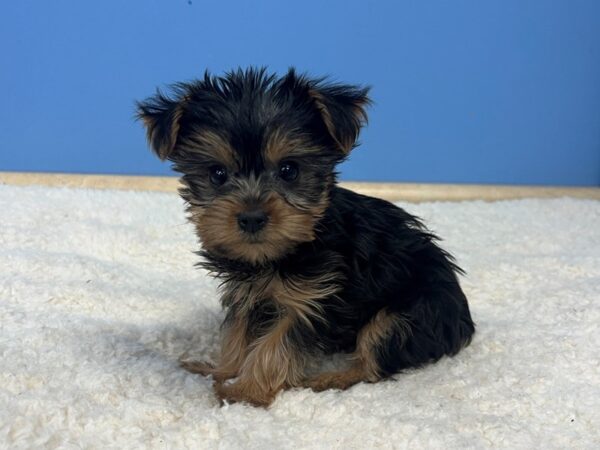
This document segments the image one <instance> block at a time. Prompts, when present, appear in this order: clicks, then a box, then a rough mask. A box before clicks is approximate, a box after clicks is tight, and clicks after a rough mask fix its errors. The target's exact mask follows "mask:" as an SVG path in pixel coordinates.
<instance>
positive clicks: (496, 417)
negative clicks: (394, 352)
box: [0, 186, 600, 450]
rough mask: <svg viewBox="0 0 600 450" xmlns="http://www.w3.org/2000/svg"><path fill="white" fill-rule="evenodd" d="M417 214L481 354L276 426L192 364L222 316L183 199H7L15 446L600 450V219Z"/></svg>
mask: <svg viewBox="0 0 600 450" xmlns="http://www.w3.org/2000/svg"><path fill="white" fill-rule="evenodd" d="M403 206H404V207H405V208H406V209H408V210H409V211H410V212H412V213H416V214H417V215H420V216H422V218H424V219H425V220H426V221H427V223H428V224H429V225H430V228H432V229H433V230H434V231H436V232H437V233H439V234H440V235H441V236H443V237H444V239H445V241H444V245H445V246H446V247H447V248H448V249H449V250H450V251H452V252H453V253H454V254H455V255H456V257H457V259H458V261H459V263H460V264H461V265H462V266H463V267H464V268H465V269H466V270H467V272H468V275H467V276H466V277H465V278H464V279H463V280H462V283H463V286H464V289H465V291H466V293H467V296H468V298H469V300H470V302H471V310H472V313H473V317H474V320H475V321H476V322H477V334H476V338H475V339H474V341H473V343H472V345H471V346H470V347H468V348H467V349H466V350H465V351H463V352H462V353H460V354H459V355H458V356H457V357H455V358H453V359H444V360H442V361H440V362H439V363H438V364H435V365H432V366H429V367H427V368H425V369H422V370H418V371H412V372H409V373H405V374H402V375H399V376H397V377H396V381H390V382H384V383H379V384H374V385H368V384H361V385H358V386H355V387H354V388H352V389H350V390H349V391H346V392H336V391H328V392H325V393H321V394H315V393H312V392H310V391H308V390H295V391H290V392H285V393H283V394H281V395H280V396H279V397H278V398H277V400H276V402H275V403H274V404H273V406H272V407H271V408H270V409H268V410H264V409H256V408H252V407H248V406H245V405H241V404H234V405H228V406H225V407H219V406H218V405H217V401H216V400H215V397H214V396H213V394H212V392H211V385H210V382H209V381H208V380H207V379H204V378H203V377H201V376H198V375H192V374H189V373H186V372H184V371H183V370H181V369H180V368H179V367H178V365H177V359H178V357H179V356H180V355H181V354H182V353H184V352H188V351H190V352H191V353H192V355H197V356H201V357H207V356H209V355H210V354H211V353H212V352H213V351H214V350H215V347H216V343H217V330H218V325H219V321H220V320H221V318H222V314H221V312H220V310H219V305H218V301H217V296H216V294H215V287H216V283H215V282H214V281H212V280H210V279H209V278H207V276H206V275H205V273H203V272H202V271H200V270H198V269H194V268H193V265H194V263H195V262H196V256H195V255H194V254H193V253H192V250H195V249H196V247H197V244H196V240H195V237H194V234H193V232H192V229H191V227H190V226H189V225H188V224H187V223H186V221H185V218H184V214H183V207H182V203H181V201H180V200H179V199H178V197H177V196H176V195H174V194H173V195H171V194H158V193H139V192H138V193H134V192H117V191H94V190H75V189H50V188H42V187H26V188H23V187H10V186H0V226H1V228H0V269H1V271H0V355H1V359H0V447H9V448H40V447H43V448H55V447H60V448H80V447H84V448H106V447H111V448H140V447H152V448H182V447H187V448H256V449H278V448H334V449H335V448H337V449H344V450H345V449H362V448H383V449H385V448H411V449H414V448H460V447H471V448H473V447H475V448H484V447H503V448H511V449H515V448H577V449H579V448H599V447H600V202H598V201H585V200H572V199H556V200H521V201H505V202H498V203H484V202H464V203H427V204H403Z"/></svg>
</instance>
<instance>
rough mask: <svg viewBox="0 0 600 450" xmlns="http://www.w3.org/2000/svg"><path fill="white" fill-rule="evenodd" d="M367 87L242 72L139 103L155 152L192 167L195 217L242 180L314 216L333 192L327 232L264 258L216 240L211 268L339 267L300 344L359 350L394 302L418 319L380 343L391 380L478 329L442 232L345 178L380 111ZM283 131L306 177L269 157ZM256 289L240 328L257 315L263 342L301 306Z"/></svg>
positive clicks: (256, 278) (289, 273) (245, 277)
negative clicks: (227, 155) (339, 181)
mask: <svg viewBox="0 0 600 450" xmlns="http://www.w3.org/2000/svg"><path fill="white" fill-rule="evenodd" d="M367 92H368V89H366V88H361V87H355V86H347V85H335V84H329V83H326V82H325V81H324V80H323V79H310V78H308V77H306V76H299V75H297V74H296V73H295V72H294V71H293V70H291V71H290V72H289V73H288V74H286V75H285V76H283V77H281V78H277V77H275V76H273V75H267V73H266V72H265V70H264V69H261V70H254V69H250V70H247V71H241V70H238V71H236V72H231V73H229V74H227V75H226V76H224V77H211V76H210V75H208V74H207V75H205V77H204V79H202V80H197V81H193V82H190V83H181V84H178V85H176V86H175V87H174V89H173V93H172V95H171V96H166V95H163V94H161V93H158V94H157V95H156V96H154V97H153V98H150V99H149V100H147V101H145V102H142V103H139V104H138V113H139V117H140V118H142V119H143V120H144V121H145V123H146V126H147V128H148V138H149V142H150V145H151V146H152V147H153V149H154V151H155V152H156V153H157V155H158V156H160V157H161V158H163V159H165V158H166V159H169V160H171V161H172V162H173V163H174V168H175V170H177V171H179V172H181V173H182V175H183V177H182V180H183V182H184V184H185V186H186V187H185V188H184V189H183V190H182V196H183V197H184V198H185V199H186V200H187V201H188V203H189V204H190V210H191V211H192V213H193V212H194V208H198V210H199V211H210V209H207V208H210V207H211V205H212V204H213V202H215V200H217V199H222V198H235V199H246V196H248V195H249V194H248V193H247V192H245V191H243V186H242V184H240V180H251V181H252V180H253V181H252V182H254V183H256V186H257V189H260V190H261V195H262V194H265V193H275V194H276V195H278V196H279V197H280V198H281V199H283V201H285V203H286V204H288V206H291V207H293V208H294V209H295V210H298V211H302V212H303V213H307V214H308V212H307V211H313V210H314V211H316V210H317V209H318V207H319V205H321V204H323V199H324V198H325V199H326V207H324V208H323V209H322V210H319V211H321V212H319V213H315V221H314V225H313V226H314V239H310V240H305V241H301V240H298V242H296V241H294V242H293V243H290V245H289V247H286V250H285V251H284V252H282V253H277V254H274V253H273V254H270V255H268V257H267V256H265V258H262V259H261V260H260V261H257V260H251V259H247V258H244V257H231V256H230V254H229V253H228V249H227V248H223V246H222V245H221V246H216V247H215V248H210V245H208V243H207V242H204V249H203V250H202V251H201V252H199V253H200V254H201V256H202V257H203V262H202V263H201V264H202V265H203V266H204V267H206V268H207V269H209V270H210V271H212V272H213V273H214V274H215V275H216V276H217V277H219V278H221V279H222V281H223V283H224V285H225V286H234V287H235V286H253V285H256V286H267V284H268V282H269V280H272V279H274V278H277V279H280V280H283V282H285V281H286V280H313V279H318V278H319V277H322V276H323V275H324V274H325V275H327V274H331V278H330V279H329V281H328V283H330V284H335V285H336V286H338V287H339V289H338V290H337V292H336V293H335V294H334V295H330V296H329V297H327V298H323V299H320V300H319V302H318V307H317V309H318V314H314V315H312V316H310V317H309V319H310V320H309V321H308V322H307V321H302V320H299V321H297V323H295V324H294V326H293V328H292V329H291V331H289V336H288V337H287V338H288V342H289V344H290V346H291V348H292V349H293V351H294V352H299V353H300V352H303V353H306V354H311V353H316V352H325V353H332V352H339V351H343V352H352V351H353V350H355V347H356V345H357V344H356V342H357V336H358V334H359V332H360V330H361V329H362V328H363V327H365V325H367V324H368V323H369V321H370V320H372V319H373V317H375V315H376V314H377V313H378V312H379V311H381V310H385V311H387V313H388V314H392V315H394V316H395V317H399V318H401V319H402V320H403V321H404V323H405V328H404V329H402V330H401V329H395V330H394V332H392V333H391V334H390V335H388V336H386V337H385V339H383V340H382V341H380V342H378V344H377V346H376V348H373V352H375V359H376V362H377V366H378V372H379V373H378V375H379V376H380V377H385V376H388V375H390V374H393V373H395V372H398V371H399V370H402V369H405V368H408V367H418V366H421V365H423V364H425V363H428V362H432V361H436V360H438V359H439V358H441V357H442V356H444V355H454V354H455V353H457V352H458V351H459V350H460V349H461V348H462V347H463V346H465V345H467V344H468V343H469V342H470V340H471V337H472V335H473V333H474V330H475V329H474V324H473V321H472V320H471V316H470V312H469V307H468V304H467V300H466V298H465V295H464V294H463V292H462V290H461V288H460V285H459V281H458V279H457V274H460V273H461V269H460V268H459V267H458V266H457V265H456V264H455V263H454V260H453V258H452V257H451V256H450V255H449V254H448V253H447V252H446V251H444V250H443V249H441V248H440V247H439V246H438V245H437V238H436V236H434V235H433V234H432V233H430V232H429V231H428V230H427V229H426V228H425V226H424V225H423V224H422V223H421V221H420V220H419V219H417V218H416V217H414V216H412V215H410V214H409V213H407V212H406V211H404V210H403V209H401V208H398V207H396V206H394V205H393V204H391V203H389V202H386V201H383V200H379V199H375V198H370V197H366V196H364V195H360V194H357V193H354V192H351V191H349V190H346V189H342V188H340V187H337V186H336V184H335V179H336V173H335V166H336V165H337V164H338V163H339V162H341V161H342V160H344V158H345V157H346V156H347V154H348V152H349V151H350V149H351V148H352V147H353V146H354V145H356V139H357V137H358V134H359V131H360V128H361V125H362V124H363V123H364V122H365V121H366V114H365V111H364V107H365V106H366V105H368V104H369V99H368V97H367ZM207 130H208V131H210V132H212V133H216V134H217V135H218V136H220V137H222V138H223V139H224V140H225V141H226V142H227V143H228V145H230V146H231V149H232V152H233V154H234V156H233V158H234V159H235V161H236V162H235V167H231V168H228V169H229V170H230V172H231V173H232V175H231V181H229V180H228V181H227V182H226V183H224V184H223V185H219V186H215V185H214V183H213V184H211V181H210V177H209V171H210V168H211V167H213V166H214V164H215V163H218V162H219V161H218V160H217V158H216V157H215V155H214V154H213V153H212V152H211V149H210V148H206V144H202V145H204V147H203V146H202V145H201V144H199V143H198V142H199V141H198V140H194V139H195V138H194V136H197V135H198V134H199V133H203V132H206V131H207ZM274 130H279V131H280V132H281V130H283V132H284V133H285V134H286V135H287V136H289V137H291V138H293V139H295V141H294V142H299V143H300V144H298V145H299V149H296V150H297V152H296V153H293V156H292V157H291V158H292V159H293V160H294V161H295V162H296V163H297V164H298V166H299V169H300V175H299V177H298V179H297V180H294V181H293V182H289V183H287V182H283V181H282V180H281V179H279V178H278V176H277V173H276V172H277V167H272V166H269V164H268V163H267V161H266V159H265V149H264V147H265V145H266V144H265V143H266V142H267V140H268V138H269V137H270V136H271V135H272V134H273V133H274V132H275V131H274ZM306 149H308V150H306ZM315 149H316V150H315ZM290 150H294V149H290ZM253 195H254V197H253V198H252V199H251V200H244V201H247V202H249V203H252V205H253V207H255V206H256V204H260V202H261V201H263V200H261V198H262V197H260V196H257V194H253ZM240 201H242V200H240ZM199 233H200V238H201V239H203V236H202V233H201V232H200V231H199ZM265 239H267V238H265ZM249 245H250V244H249ZM257 245H258V244H257ZM265 280H266V281H265ZM261 283H262V284H261ZM265 289H266V288H265ZM253 292H254V293H253V294H252V295H253V296H254V297H253V298H251V299H248V302H250V304H243V303H240V301H239V299H236V298H235V296H233V295H232V294H229V296H228V294H226V295H225V296H224V297H223V305H224V307H225V308H226V309H227V310H228V314H227V319H226V325H227V324H230V323H233V322H234V318H235V317H238V316H239V315H240V314H242V311H247V312H245V313H244V314H247V316H246V321H247V324H248V330H249V331H248V338H249V339H250V341H252V340H254V339H257V338H258V337H260V336H264V335H265V334H267V333H269V331H270V330H272V329H273V328H274V326H275V324H276V323H277V322H278V321H279V320H281V318H282V317H284V316H285V315H286V314H287V313H288V312H289V311H287V310H286V308H289V305H288V306H282V305H280V304H278V302H277V299H275V298H270V297H268V296H267V295H266V294H265V295H264V296H263V295H262V293H261V288H260V287H257V288H256V289H255V291H253ZM407 329H408V331H407Z"/></svg>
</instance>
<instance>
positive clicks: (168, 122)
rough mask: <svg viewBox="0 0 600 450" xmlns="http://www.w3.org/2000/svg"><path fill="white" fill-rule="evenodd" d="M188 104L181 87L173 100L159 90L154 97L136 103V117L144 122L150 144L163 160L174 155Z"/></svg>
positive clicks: (176, 90)
mask: <svg viewBox="0 0 600 450" xmlns="http://www.w3.org/2000/svg"><path fill="white" fill-rule="evenodd" d="M186 103H187V100H186V95H185V93H184V91H183V89H182V88H181V87H179V89H174V91H173V98H171V97H169V96H167V95H165V94H163V93H162V92H160V91H159V90H158V91H157V92H156V94H155V95H153V96H152V97H149V98H147V99H146V100H144V101H142V102H137V103H136V106H137V114H136V116H137V118H138V119H139V120H142V121H143V122H144V125H145V127H146V137H147V139H148V144H149V145H150V147H151V148H152V150H153V151H154V153H156V154H157V155H158V157H159V158H160V159H162V160H165V159H167V158H169V157H170V156H172V154H173V150H174V149H175V145H176V143H177V137H178V135H179V129H180V124H181V119H182V116H183V114H184V112H185V108H186Z"/></svg>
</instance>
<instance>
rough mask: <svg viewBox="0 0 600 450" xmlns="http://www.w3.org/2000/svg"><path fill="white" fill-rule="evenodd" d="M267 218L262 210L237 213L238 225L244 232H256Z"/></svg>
mask: <svg viewBox="0 0 600 450" xmlns="http://www.w3.org/2000/svg"><path fill="white" fill-rule="evenodd" d="M268 220H269V218H268V217H267V215H266V214H265V213H264V211H260V210H254V211H246V212H243V213H241V214H238V225H239V226H240V228H241V229H242V231H245V232H246V233H256V232H258V231H260V230H262V229H263V228H264V227H265V225H266V224H267V221H268Z"/></svg>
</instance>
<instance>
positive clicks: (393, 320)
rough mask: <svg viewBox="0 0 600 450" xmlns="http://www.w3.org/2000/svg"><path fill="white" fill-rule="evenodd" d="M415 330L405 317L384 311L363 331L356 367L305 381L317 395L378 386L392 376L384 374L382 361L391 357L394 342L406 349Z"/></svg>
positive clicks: (357, 343) (356, 355) (361, 331)
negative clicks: (360, 385)
mask: <svg viewBox="0 0 600 450" xmlns="http://www.w3.org/2000/svg"><path fill="white" fill-rule="evenodd" d="M410 333H411V328H410V325H409V323H408V321H407V320H406V318H405V317H404V316H402V315H401V314H399V313H395V312H390V311H388V310H387V309H386V308H384V309H381V310H380V311H379V312H378V313H377V314H375V316H374V317H373V318H372V319H371V320H370V321H369V322H368V323H367V324H366V325H365V326H364V327H363V328H362V329H361V330H360V331H359V333H358V337H357V340H356V350H355V352H354V354H353V355H352V360H353V361H352V365H351V366H350V367H349V368H348V369H346V370H340V371H335V372H325V373H322V374H319V375H317V376H315V377H314V378H310V379H308V380H306V381H305V383H304V385H305V386H306V387H309V388H311V389H312V390H313V391H316V392H320V391H324V390H327V389H348V388H349V387H351V386H353V385H355V384H357V383H360V382H363V381H365V382H375V381H379V380H381V379H382V378H384V377H385V376H387V375H389V374H387V373H385V371H383V370H382V367H381V363H382V359H385V358H386V357H387V353H388V348H389V346H390V344H391V343H392V342H393V343H394V344H396V345H398V344H400V345H402V343H403V342H405V341H406V340H407V339H408V337H409V336H410Z"/></svg>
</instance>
